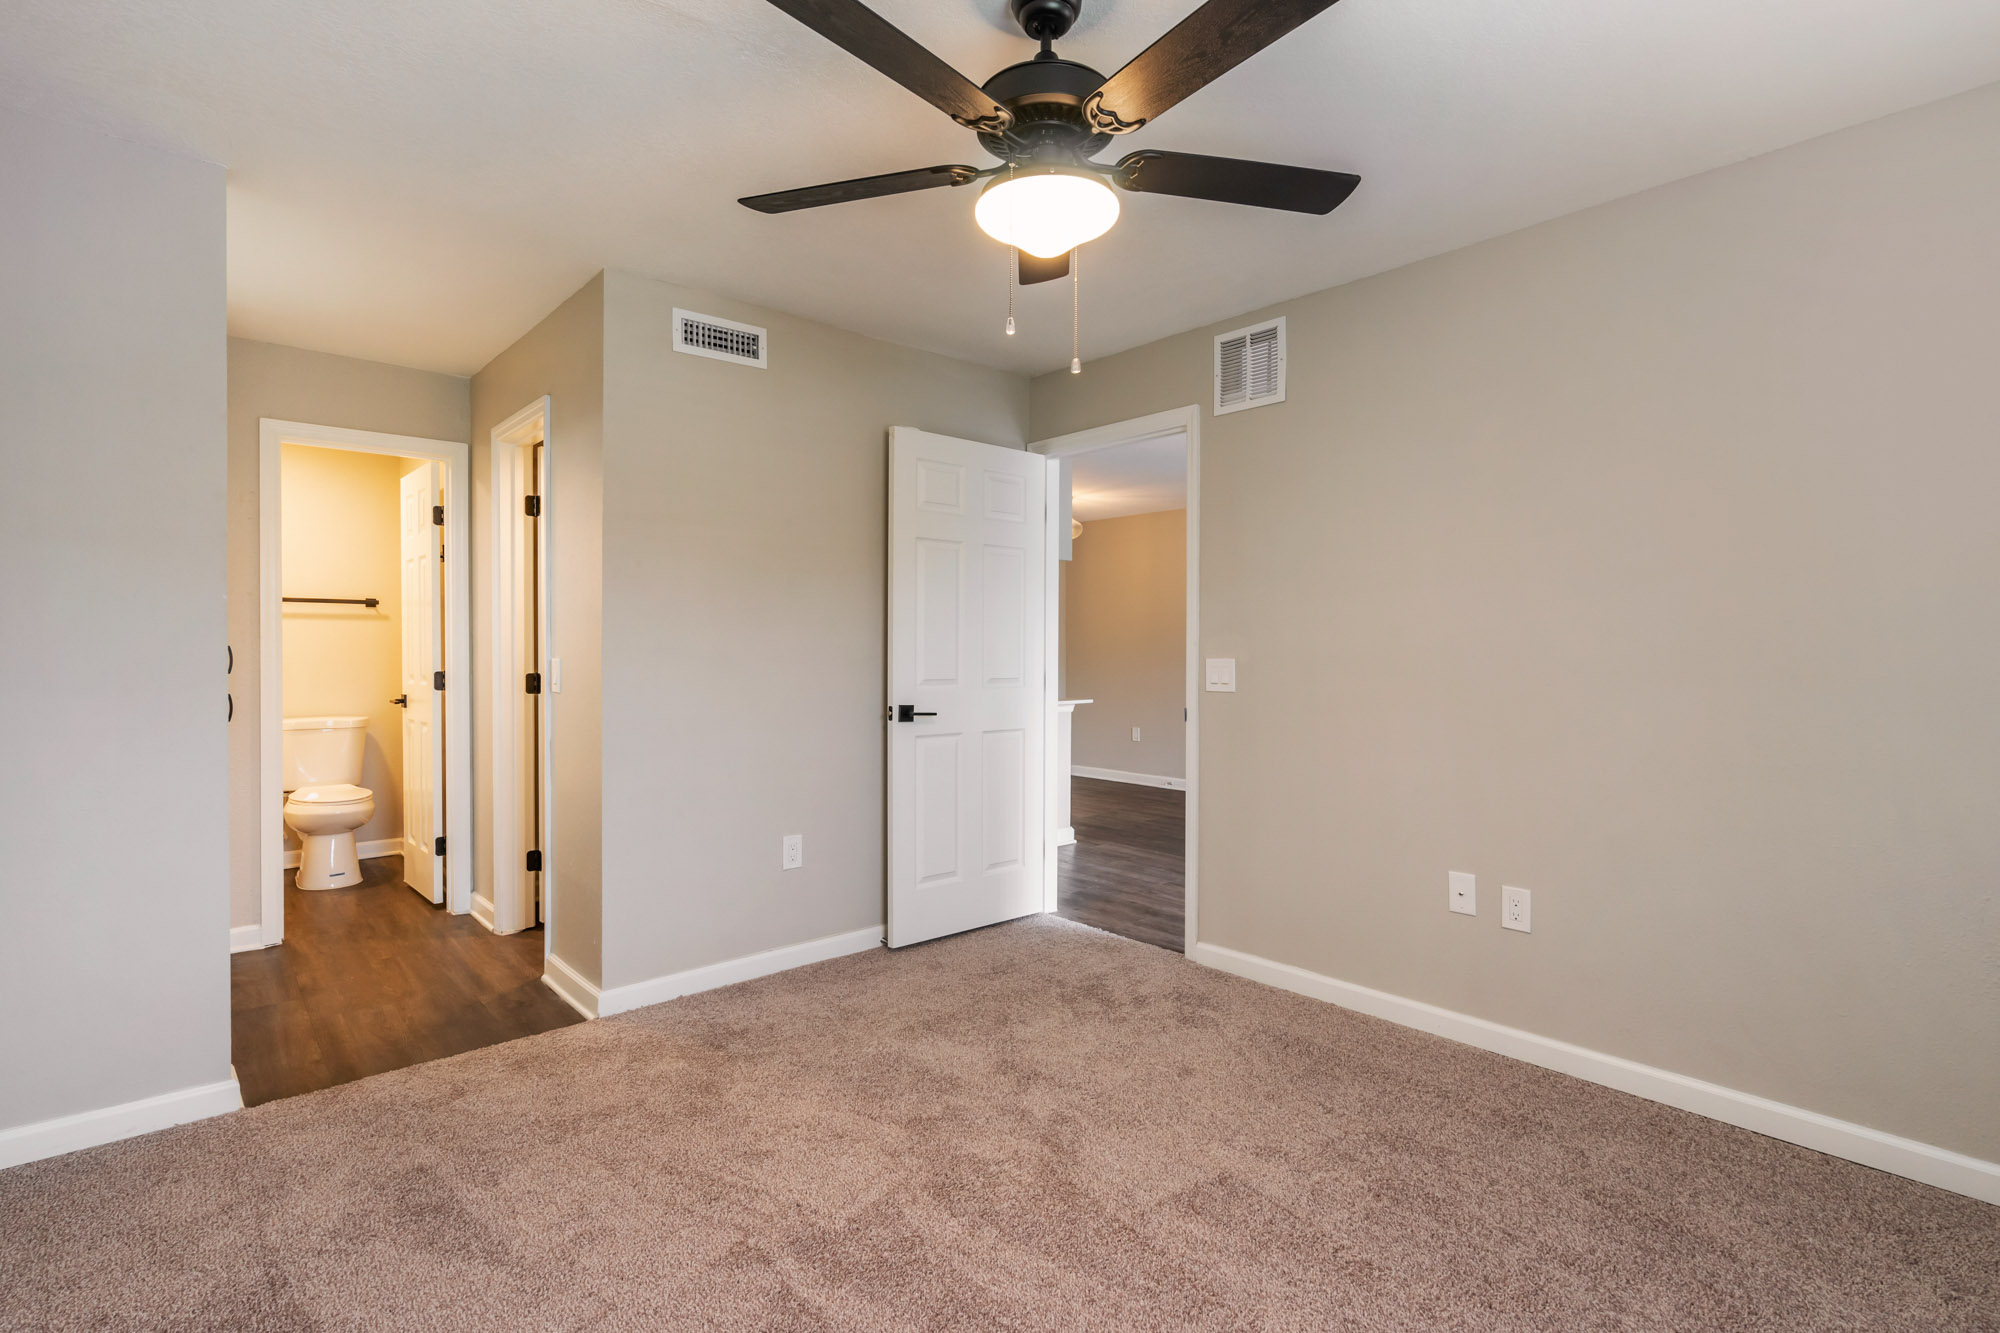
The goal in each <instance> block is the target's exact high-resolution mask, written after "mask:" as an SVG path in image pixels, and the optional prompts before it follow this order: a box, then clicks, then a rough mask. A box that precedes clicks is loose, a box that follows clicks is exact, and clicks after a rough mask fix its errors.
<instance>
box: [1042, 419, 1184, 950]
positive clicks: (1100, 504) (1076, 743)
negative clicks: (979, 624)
mask: <svg viewBox="0 0 2000 1333" xmlns="http://www.w3.org/2000/svg"><path fill="white" fill-rule="evenodd" d="M1033 447H1034V448H1035V449H1037V450H1038V451H1040V452H1042V453H1043V454H1045V455H1046V456H1047V457H1048V458H1049V459H1050V460H1051V464H1050V473H1051V478H1050V485H1051V488H1052V489H1051V493H1052V495H1053V496H1054V497H1055V504H1054V505H1052V506H1051V508H1052V511H1054V512H1055V513H1056V515H1057V521H1056V522H1055V523H1053V524H1052V525H1051V549H1052V554H1051V559H1050V568H1051V570H1052V571H1054V572H1053V574H1052V578H1051V595H1050V599H1049V600H1050V602H1051V605H1052V606H1053V607H1054V611H1053V613H1052V615H1051V617H1050V636H1049V637H1050V640H1051V644H1052V647H1051V653H1050V656H1051V661H1050V664H1049V669H1048V675H1049V678H1050V680H1051V681H1053V682H1054V684H1055V692H1054V696H1053V707H1052V710H1051V717H1052V719H1053V721H1054V723H1055V726H1056V729H1057V732H1056V737H1055V743H1054V745H1053V746H1052V747H1051V749H1052V752H1053V753H1054V755H1055V756H1056V758H1055V762H1054V764H1053V765H1052V771H1051V774H1050V790H1051V792H1052V793H1053V798H1054V799H1053V801H1052V802H1051V805H1052V810H1051V814H1050V825H1051V828H1052V829H1053V833H1052V835H1051V837H1050V838H1049V845H1050V849H1051V850H1050V858H1051V861H1052V866H1051V871H1050V878H1051V882H1052V883H1053V884H1054V885H1055V890H1056V892H1055V898H1056V901H1055V902H1054V903H1053V904H1052V905H1051V906H1052V910H1054V911H1056V912H1057V913H1058V914H1060V915H1062V916H1066V917H1069V918H1071V919H1073V920H1076V921H1080V922H1083V923H1084V924H1086V925H1091V926H1096V927H1098V928H1099V929H1102V930H1108V931H1111V932H1112V933H1114V934H1119V935H1124V936H1127V937H1129V938H1132V939H1137V940H1141V941H1144V942H1145V943H1148V944H1154V945H1158V946H1160V947H1162V948H1168V949H1173V950H1175V951H1177V952H1182V951H1185V950H1186V949H1187V948H1188V947H1190V946H1191V945H1192V944H1193V943H1194V941H1195V939H1196V924H1197V923H1196V910H1195V907H1196V891H1197V885H1196V876H1195V873H1194V867H1195V862H1194V847H1195V827H1196V821H1195V815H1196V802H1197V799H1198V796H1197V786H1198V783H1197V773H1198V770H1197V767H1196V753H1197V743H1196V742H1197V735H1198V724H1199V698H1198V695H1197V693H1196V671H1195V666H1196V655H1197V652H1198V645H1199V638H1198V599H1197V595H1196V593H1197V589H1198V587H1199V584H1198V582H1197V577H1198V570H1199V565H1200V487H1199V478H1200V447H1201V446H1200V411H1199V409H1197V408H1192V407H1190V408H1184V409H1180V410H1178V411H1174V412H1166V413H1160V414H1157V415H1154V416H1150V417H1144V418H1140V419H1137V420H1133V421H1125V422H1119V423H1116V424H1114V425H1111V426H1105V427H1101V428H1098V429H1094V430H1089V431H1083V432H1079V433H1078V434H1075V435H1068V436H1063V437H1061V438H1058V439H1054V440H1048V441H1044V442H1042V443H1040V444H1037V445H1035V446H1033Z"/></svg>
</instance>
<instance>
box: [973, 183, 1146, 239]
mask: <svg viewBox="0 0 2000 1333" xmlns="http://www.w3.org/2000/svg"><path fill="white" fill-rule="evenodd" d="M972 216H973V217H974V219H976V220H977V221H978V223H979V228H980V230H981V231H984V232H985V233H986V234H987V235H988V236H991V237H992V238H993V239H994V240H996V241H998V242H1000V244H1002V245H1012V246H1018V247H1019V248H1020V249H1023V250H1026V251H1027V252H1028V253H1029V254H1031V255H1034V256H1036V257H1037V258H1040V259H1054V258H1055V257H1056V256H1058V255H1066V254H1068V253H1069V252H1070V251H1072V250H1074V249H1076V247H1077V246H1079V245H1082V244H1083V243H1084V242H1085V241H1094V240H1096V239H1097V238H1098V237H1100V236H1102V235H1103V234H1104V233H1105V232H1107V231H1110V230H1111V224H1113V223H1114V222H1116V221H1118V194H1117V192H1116V191H1114V190H1113V189H1112V188H1111V187H1110V186H1109V185H1106V184H1105V183H1104V182H1103V181H1102V180H1100V179H1098V178H1097V177H1096V176H1091V175H1084V174H1080V173H1078V172H1073V171H1062V170H1042V171H1027V172H1019V173H1017V174H1015V175H1013V176H997V177H995V178H994V179H993V181H992V182H991V183H990V184H988V185H987V186H986V188H985V189H984V190H981V191H980V193H979V203H978V204H977V205H976V206H975V207H974V208H973V210H972Z"/></svg>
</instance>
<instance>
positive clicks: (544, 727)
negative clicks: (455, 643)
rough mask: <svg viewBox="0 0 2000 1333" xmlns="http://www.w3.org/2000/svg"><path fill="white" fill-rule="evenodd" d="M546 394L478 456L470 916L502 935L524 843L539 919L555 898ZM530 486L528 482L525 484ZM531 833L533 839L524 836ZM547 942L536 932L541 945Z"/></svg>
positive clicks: (521, 873)
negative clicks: (536, 767) (484, 658)
mask: <svg viewBox="0 0 2000 1333" xmlns="http://www.w3.org/2000/svg"><path fill="white" fill-rule="evenodd" d="M549 413H550V400H549V398H548V396H547V395H544V396H542V397H540V398H537V399H535V400H534V401H533V402H531V403H529V404H528V405H527V406H526V407H523V408H522V409H521V410H520V411H518V412H515V413H514V414H513V415H512V416H509V417H508V418H507V419H506V420H505V421H502V422H501V423H500V424H499V425H497V426H495V427H494V428H493V430H492V433H491V435H490V437H489V440H488V448H489V451H490V452H489V455H488V461H489V463H490V464H491V476H492V481H491V484H490V486H489V487H488V490H487V494H488V495H490V496H491V497H492V503H491V504H490V505H489V506H488V508H487V515H486V540H487V542H488V547H489V550H490V551H491V554H492V564H491V569H492V570H493V581H492V589H491V594H492V603H491V605H490V606H489V608H488V612H489V615H488V620H487V625H488V631H487V633H488V636H489V644H488V646H489V647H490V648H491V650H492V652H491V660H492V672H491V675H490V678H489V680H488V688H487V692H486V708H487V718H488V721H489V723H490V725H491V728H492V736H493V748H492V779H493V820H492V825H491V833H490V836H489V837H488V838H487V847H488V852H489V855H490V856H491V858H492V859H491V862H490V864H491V865H492V867H493V898H492V900H491V901H482V902H479V903H477V904H475V905H474V915H476V916H478V917H479V919H480V920H481V921H482V922H483V923H484V924H485V925H486V926H487V927H488V928H490V929H492V930H495V931H498V932H500V933H502V934H512V933H514V932H515V931H520V930H526V929H527V928H528V927H530V926H532V925H534V924H535V919H534V886H533V882H532V881H531V880H530V879H529V878H528V872H527V868H526V867H527V862H526V856H527V853H528V851H529V849H530V848H531V847H540V848H541V852H542V871H541V874H542V919H543V920H545V921H546V920H549V919H551V917H552V915H553V912H554V904H555V880H556V872H555V859H556V858H555V849H554V841H555V820H554V813H555V788H554V785H553V779H552V775H553V772H554V764H553V763H552V762H551V749H552V747H551V744H550V742H551V739H552V734H553V726H552V722H553V714H554V713H555V691H554V686H555V684H556V682H555V680H554V679H553V675H552V673H551V672H550V671H549V667H548V661H547V658H548V645H549V642H550V639H549V620H550V616H549V583H548V575H549V567H550V564H551V560H552V554H551V546H550V538H551V533H552V529H553V527H554V517H553V510H554V508H555V506H554V505H553V503H552V501H551V496H550V494H549V478H550V476H551V475H552V473H553V469H552V468H551V467H550V466H549V462H550V459H549V449H550V442H551V440H552V438H553V437H552V436H551V434H550V415H549ZM537 440H539V441H541V444H542V464H541V473H540V475H539V476H534V477H530V476H529V475H528V474H527V465H526V461H525V460H524V459H523V457H522V454H523V453H524V451H525V450H526V449H527V448H528V447H529V446H531V445H533V444H534V443H535V442H536V441H537ZM531 485H532V486H533V487H534V489H532V490H531V489H529V487H530V486H531ZM528 495H540V496H541V497H542V513H541V517H540V518H539V519H537V520H536V521H537V522H538V523H540V524H541V528H540V537H541V543H542V546H541V557H542V558H541V564H540V569H539V572H538V578H539V583H538V586H537V596H536V598H535V604H536V606H537V607H538V608H539V615H540V620H541V633H540V634H539V636H538V641H539V642H540V644H541V646H542V653H541V660H540V661H534V662H531V661H529V660H528V657H527V655H526V653H525V651H524V649H523V646H522V643H521V632H520V631H521V625H520V619H519V615H518V611H519V608H520V607H521V605H522V603H523V601H524V600H525V596H524V594H525V591H526V589H525V583H524V576H525V572H526V564H527V548H526V545H525V544H524V542H523V541H522V534H523V528H522V523H523V519H524V515H523V513H522V510H521V501H522V499H523V498H524V497H525V496H528ZM531 671H540V672H542V673H543V684H542V695H541V699H542V708H541V734H540V736H539V737H537V738H536V739H537V740H538V741H539V743H540V748H541V755H542V766H541V788H542V790H541V798H542V799H541V816H542V817H541V827H540V828H539V829H530V828H526V827H524V821H523V819H522V817H521V816H522V807H523V805H524V804H525V802H524V801H523V800H522V795H523V793H522V785H521V773H522V769H523V768H524V766H525V754H526V751H525V749H524V747H523V737H522V730H523V728H522V725H521V712H522V709H521V700H522V681H523V680H524V679H525V678H526V676H527V673H529V672H531ZM530 837H532V838H533V839H534V841H532V842H530V841H529V838H530ZM547 949H548V940H547V932H544V938H543V951H544V953H545V954H546V952H547Z"/></svg>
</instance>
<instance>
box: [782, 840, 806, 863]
mask: <svg viewBox="0 0 2000 1333" xmlns="http://www.w3.org/2000/svg"><path fill="white" fill-rule="evenodd" d="M805 863H806V835H805V834H803V833H787V834H786V835H785V869H787V870H797V869H798V868H799V867H800V866H802V865H804V864H805Z"/></svg>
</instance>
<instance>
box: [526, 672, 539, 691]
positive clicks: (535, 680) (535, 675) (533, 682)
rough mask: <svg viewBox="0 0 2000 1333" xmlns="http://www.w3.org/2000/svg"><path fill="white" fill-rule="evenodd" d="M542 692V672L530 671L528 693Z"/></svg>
mask: <svg viewBox="0 0 2000 1333" xmlns="http://www.w3.org/2000/svg"><path fill="white" fill-rule="evenodd" d="M541 692H542V673H541V672H539V671H530V672H529V673H528V693H530V694H540V693H541Z"/></svg>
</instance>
